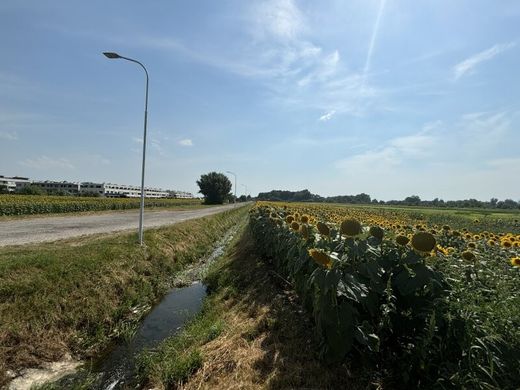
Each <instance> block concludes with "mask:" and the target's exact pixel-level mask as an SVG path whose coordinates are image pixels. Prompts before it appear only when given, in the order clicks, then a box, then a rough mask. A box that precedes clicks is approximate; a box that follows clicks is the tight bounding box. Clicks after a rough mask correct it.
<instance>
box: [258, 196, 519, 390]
mask: <svg viewBox="0 0 520 390" xmlns="http://www.w3.org/2000/svg"><path fill="white" fill-rule="evenodd" d="M432 221H433V222H432ZM438 222H439V220H437V219H435V218H433V219H428V218H424V217H423V216H419V218H417V217H415V216H411V215H409V214H406V213H399V212H388V211H387V210H374V209H368V208H360V207H351V208H349V207H334V206H328V205H327V206H326V205H318V204H316V205H312V204H293V203H292V204H282V203H274V202H272V203H270V202H259V203H257V205H256V206H255V207H254V208H253V209H252V210H251V215H250V227H251V230H252V232H253V236H254V237H255V241H256V246H257V249H258V251H259V253H260V254H261V255H262V256H263V257H264V258H265V259H266V260H268V261H270V262H272V264H273V266H274V267H275V268H276V270H277V272H279V273H281V274H282V275H283V276H284V278H286V279H287V280H288V281H289V282H290V283H291V285H292V286H293V288H294V289H295V290H296V292H297V293H298V295H299V296H300V298H301V300H302V302H303V305H304V306H305V308H306V309H307V311H308V312H309V314H310V315H311V316H312V318H313V320H314V323H315V330H316V332H317V335H318V337H319V339H320V340H321V341H320V343H321V348H320V351H319V354H320V356H321V357H322V358H323V359H324V361H325V362H328V363H341V362H343V361H345V360H346V359H349V358H352V357H355V358H356V361H361V362H363V364H367V365H369V366H371V367H374V368H375V369H377V370H378V371H379V372H382V373H384V374H383V376H385V378H387V379H386V380H387V381H388V382H389V383H390V384H391V385H406V386H408V388H409V387H410V386H412V387H414V388H418V387H421V388H431V387H438V388H482V389H502V388H514V389H516V388H519V387H520V374H519V373H520V291H519V287H520V234H519V233H520V229H519V230H516V231H510V232H505V231H503V229H497V231H490V229H489V228H488V226H482V225H481V224H480V223H479V221H473V222H472V223H471V224H470V225H469V226H467V227H462V226H461V223H460V221H459V220H456V221H455V222H456V223H454V224H449V218H444V219H442V220H441V221H440V222H443V223H444V224H442V225H441V224H438ZM498 230H501V231H498ZM390 387H392V386H390Z"/></svg>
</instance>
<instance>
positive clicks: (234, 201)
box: [226, 171, 237, 205]
mask: <svg viewBox="0 0 520 390" xmlns="http://www.w3.org/2000/svg"><path fill="white" fill-rule="evenodd" d="M226 173H230V174H232V175H233V176H235V199H233V203H234V204H235V205H236V203H237V175H236V173H233V172H231V171H226Z"/></svg>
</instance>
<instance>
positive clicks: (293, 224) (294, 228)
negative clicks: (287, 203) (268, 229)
mask: <svg viewBox="0 0 520 390" xmlns="http://www.w3.org/2000/svg"><path fill="white" fill-rule="evenodd" d="M291 229H292V230H294V231H295V232H297V231H298V230H300V224H299V223H298V222H296V221H293V222H292V223H291Z"/></svg>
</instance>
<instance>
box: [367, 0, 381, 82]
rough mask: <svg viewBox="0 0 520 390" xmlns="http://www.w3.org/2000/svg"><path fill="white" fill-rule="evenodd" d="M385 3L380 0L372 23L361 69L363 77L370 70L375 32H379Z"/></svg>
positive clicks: (375, 37)
mask: <svg viewBox="0 0 520 390" xmlns="http://www.w3.org/2000/svg"><path fill="white" fill-rule="evenodd" d="M385 4H386V0H380V3H379V9H378V11H377V17H376V21H375V23H374V28H373V29H372V37H371V38H370V43H369V45H368V51H367V58H366V61H365V67H364V69H363V78H366V76H367V73H368V72H369V70H370V64H371V62H372V56H373V54H374V47H375V45H376V40H377V34H378V33H379V24H380V23H381V18H382V16H383V12H384V10H385Z"/></svg>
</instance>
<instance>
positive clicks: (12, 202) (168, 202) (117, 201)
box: [0, 195, 201, 216]
mask: <svg viewBox="0 0 520 390" xmlns="http://www.w3.org/2000/svg"><path fill="white" fill-rule="evenodd" d="M200 205H201V201H200V200H199V199H145V207H147V208H154V207H168V208H171V207H195V206H200ZM139 207H140V199H134V198H91V197H76V196H40V195H0V216H14V215H36V214H50V213H75V212H82V211H103V210H127V209H137V208H139Z"/></svg>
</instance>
